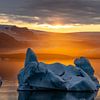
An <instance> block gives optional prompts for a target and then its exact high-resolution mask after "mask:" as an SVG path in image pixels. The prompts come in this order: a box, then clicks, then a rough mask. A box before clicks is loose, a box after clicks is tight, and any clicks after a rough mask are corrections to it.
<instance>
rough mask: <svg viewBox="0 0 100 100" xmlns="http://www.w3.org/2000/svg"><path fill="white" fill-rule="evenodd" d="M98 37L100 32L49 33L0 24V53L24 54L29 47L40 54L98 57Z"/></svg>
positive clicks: (99, 42) (99, 55)
mask: <svg viewBox="0 0 100 100" xmlns="http://www.w3.org/2000/svg"><path fill="white" fill-rule="evenodd" d="M99 39H100V32H78V33H51V32H44V31H38V30H30V29H28V28H25V27H24V28H20V27H17V26H11V25H0V55H3V54H4V55H5V54H12V55H14V54H20V53H21V54H24V53H25V50H26V48H28V47H31V48H33V49H34V50H35V51H36V52H37V53H38V54H40V55H41V54H43V55H45V54H46V55H50V54H52V55H55V56H56V55H59V56H61V55H62V56H63V55H66V56H67V57H74V56H81V55H83V56H84V55H85V56H87V57H91V58H100V53H99V52H98V51H99V50H100V40H99ZM46 55H45V56H46Z"/></svg>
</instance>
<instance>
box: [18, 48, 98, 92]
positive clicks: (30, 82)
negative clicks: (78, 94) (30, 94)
mask: <svg viewBox="0 0 100 100" xmlns="http://www.w3.org/2000/svg"><path fill="white" fill-rule="evenodd" d="M75 64H76V67H75V66H71V65H70V66H66V65H63V64H60V63H53V64H45V63H42V62H38V60H37V57H36V55H35V54H34V53H33V52H32V50H31V49H30V48H29V49H28V50H27V54H26V60H25V66H24V68H23V69H22V70H21V71H20V72H19V74H18V82H19V87H18V90H64V91H95V90H98V85H99V83H98V80H97V79H96V78H95V77H94V70H93V68H92V66H91V65H90V63H89V62H88V60H87V59H86V58H81V60H80V59H76V60H75ZM83 66H84V67H83ZM88 70H90V71H88Z"/></svg>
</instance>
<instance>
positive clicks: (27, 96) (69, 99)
mask: <svg viewBox="0 0 100 100" xmlns="http://www.w3.org/2000/svg"><path fill="white" fill-rule="evenodd" d="M0 100H100V93H99V92H98V93H96V92H94V93H88V92H81V93H78V92H77V93H75V92H72V93H71V92H70V93H67V92H17V83H16V82H14V81H4V84H3V86H2V87H1V88H0Z"/></svg>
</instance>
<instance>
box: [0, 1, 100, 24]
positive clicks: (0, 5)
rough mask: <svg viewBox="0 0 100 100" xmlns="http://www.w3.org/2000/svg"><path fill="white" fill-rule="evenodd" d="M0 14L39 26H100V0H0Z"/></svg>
mask: <svg viewBox="0 0 100 100" xmlns="http://www.w3.org/2000/svg"><path fill="white" fill-rule="evenodd" d="M0 13H4V14H8V15H10V14H11V15H14V16H15V17H16V18H15V19H16V20H17V19H18V20H19V19H20V20H22V21H28V22H37V23H39V24H43V23H48V24H55V23H56V22H58V23H62V24H77V23H78V24H100V0H41V1H40V0H9V1H7V0H0Z"/></svg>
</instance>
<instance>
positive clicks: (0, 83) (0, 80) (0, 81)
mask: <svg viewBox="0 0 100 100" xmlns="http://www.w3.org/2000/svg"><path fill="white" fill-rule="evenodd" d="M1 85H2V78H1V77H0V87H1Z"/></svg>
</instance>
